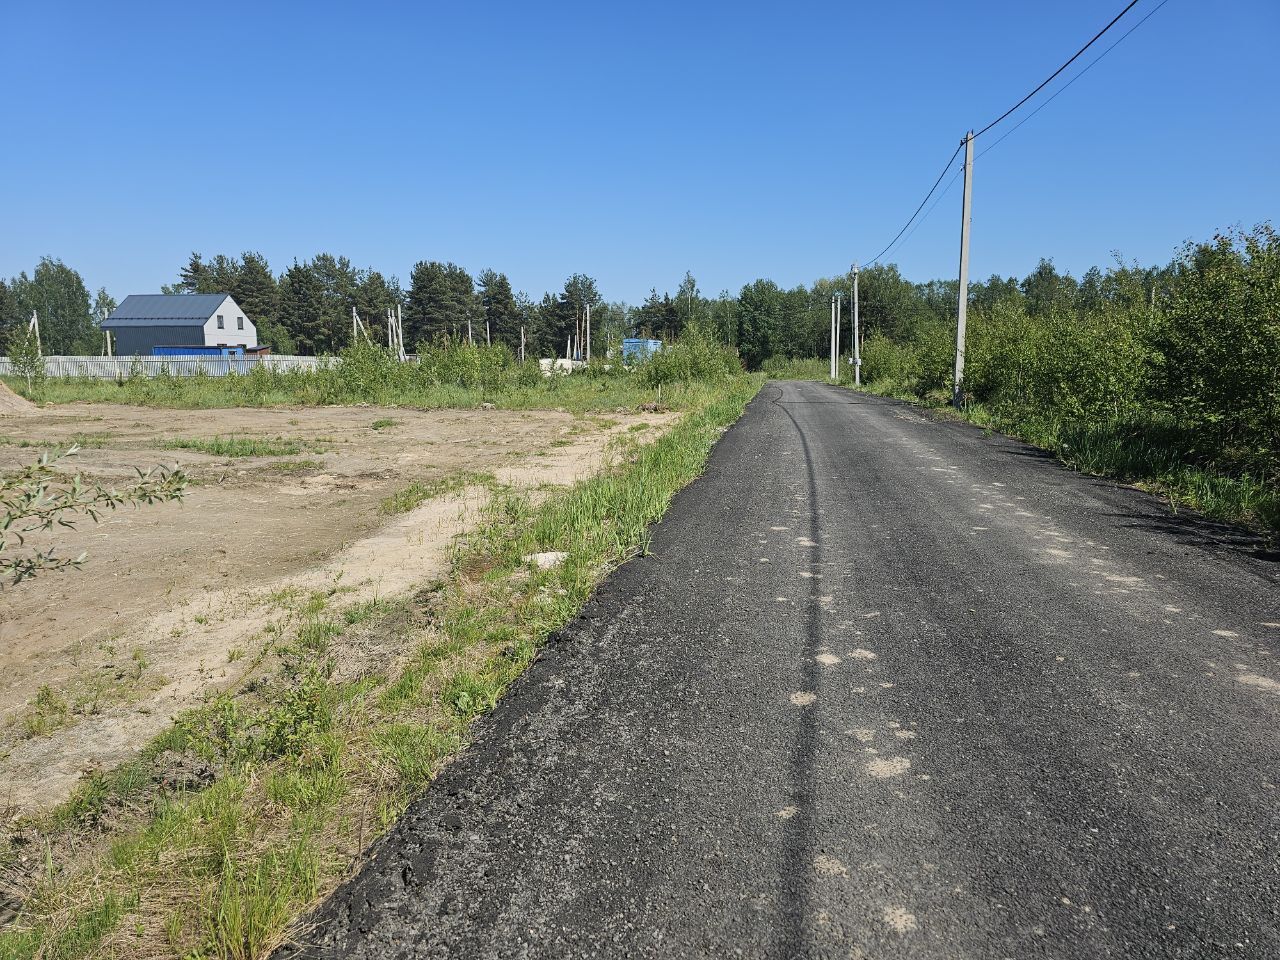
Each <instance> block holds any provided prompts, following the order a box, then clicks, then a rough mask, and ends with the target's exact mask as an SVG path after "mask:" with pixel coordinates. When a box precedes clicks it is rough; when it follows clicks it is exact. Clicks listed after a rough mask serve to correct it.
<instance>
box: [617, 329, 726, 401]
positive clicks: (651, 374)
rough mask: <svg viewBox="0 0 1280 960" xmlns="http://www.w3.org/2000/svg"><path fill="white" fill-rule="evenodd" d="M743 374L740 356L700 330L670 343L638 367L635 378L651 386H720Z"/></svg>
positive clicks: (688, 333)
mask: <svg viewBox="0 0 1280 960" xmlns="http://www.w3.org/2000/svg"><path fill="white" fill-rule="evenodd" d="M741 373H742V363H741V362H740V361H739V360H738V357H737V354H735V353H734V352H733V351H732V350H730V349H728V348H727V347H722V346H720V345H719V344H717V343H716V342H715V341H714V340H712V339H711V338H710V337H708V336H707V335H705V334H704V333H702V332H701V331H700V330H699V329H698V328H697V327H690V328H688V329H686V332H685V334H684V336H682V337H681V338H680V340H678V341H677V342H675V343H669V344H667V345H666V346H664V347H663V348H662V349H661V350H659V351H658V352H657V353H655V354H653V355H652V356H650V357H649V358H648V359H647V360H645V361H644V363H642V364H640V365H639V366H638V367H637V368H636V376H638V377H639V379H640V382H641V383H643V384H644V385H645V386H648V387H658V386H664V385H666V384H672V383H719V382H720V381H722V380H726V379H728V378H729V377H733V376H737V375H738V374H741Z"/></svg>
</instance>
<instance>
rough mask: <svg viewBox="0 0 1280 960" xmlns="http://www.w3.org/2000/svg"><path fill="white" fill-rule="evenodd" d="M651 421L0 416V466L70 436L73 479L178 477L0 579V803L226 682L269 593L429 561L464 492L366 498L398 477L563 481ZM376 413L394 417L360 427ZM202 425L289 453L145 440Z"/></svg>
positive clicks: (40, 793) (32, 799)
mask: <svg viewBox="0 0 1280 960" xmlns="http://www.w3.org/2000/svg"><path fill="white" fill-rule="evenodd" d="M668 419H669V417H664V416H661V415H658V416H654V415H647V416H639V415H635V414H615V415H610V416H609V417H608V418H577V417H574V416H572V415H570V414H567V413H558V412H548V411H535V412H521V413H513V412H502V411H433V412H418V411H412V410H403V409H383V408H374V407H329V408H320V409H314V408H308V409H267V410H260V409H233V410H208V411H172V410H154V409H150V408H134V407H115V406H90V405H73V406H67V407H62V408H57V409H50V410H44V411H40V412H38V413H36V414H34V415H30V414H29V415H25V416H22V417H14V418H0V444H2V445H0V469H10V468H12V467H15V466H18V465H21V464H23V463H27V462H30V461H31V460H32V459H34V458H35V457H36V456H38V455H39V452H40V449H39V448H40V447H41V446H44V445H60V446H65V445H67V444H69V443H70V442H72V441H73V440H74V439H75V438H77V437H79V438H80V440H81V442H82V443H84V447H85V448H84V449H83V450H82V451H81V452H80V453H79V454H78V455H77V456H76V457H75V458H74V464H72V463H71V462H68V466H72V467H73V468H74V469H76V470H78V471H79V472H81V473H83V474H85V475H86V477H89V478H93V479H98V480H101V481H103V482H107V483H122V482H126V481H127V480H128V478H129V477H131V476H133V475H134V470H135V468H142V469H146V468H149V467H151V466H154V465H156V464H166V465H174V464H177V465H180V466H181V467H182V468H183V469H184V470H186V471H187V472H188V473H189V474H190V476H191V480H192V485H191V487H190V489H189V491H188V494H187V496H186V498H185V500H184V501H183V502H182V503H180V504H164V505H159V506H153V507H146V508H143V509H140V510H129V509H126V510H122V511H120V512H118V513H116V514H113V515H109V516H107V517H105V518H104V521H103V522H102V523H101V524H99V525H96V526H95V525H93V524H92V523H88V524H82V525H81V526H80V527H79V528H78V529H77V530H75V531H73V532H69V533H66V534H64V535H63V536H61V537H60V539H59V548H60V551H61V552H63V553H64V554H66V555H72V556H74V555H76V554H78V553H79V552H80V551H82V550H83V551H87V552H88V555H89V559H88V563H87V564H86V565H85V567H84V568H83V569H82V570H80V571H77V572H72V573H67V574H53V575H48V576H45V577H41V578H37V579H35V580H30V581H26V582H24V583H21V584H18V585H16V586H10V585H7V584H6V585H5V586H3V587H2V588H0V782H4V783H5V784H6V786H5V795H4V796H0V808H3V807H5V806H11V807H14V808H17V809H19V810H29V809H33V808H37V807H41V806H46V805H48V804H50V803H52V802H56V801H58V800H60V799H62V798H63V797H65V796H66V795H67V794H68V793H69V792H70V790H71V789H72V788H73V787H74V786H75V784H76V783H77V782H78V781H79V780H80V779H81V777H82V776H83V775H84V773H85V772H86V771H88V770H92V769H95V768H98V767H104V766H111V765H113V764H115V763H118V762H119V761H121V760H122V759H125V758H127V757H128V756H129V755H131V753H132V752H133V751H135V750H136V749H137V748H138V747H139V746H140V745H141V744H142V743H144V742H145V741H146V739H148V738H149V737H151V736H153V735H154V734H155V733H156V732H158V731H159V730H161V729H163V728H164V726H165V725H167V723H168V722H169V719H170V717H172V716H173V715H174V714H175V713H176V712H177V711H179V710H181V709H183V708H185V707H187V706H190V705H192V704H194V703H196V702H198V701H199V700H200V699H201V698H202V697H203V696H205V695H207V694H208V693H209V692H210V691H212V690H215V689H218V688H220V687H222V686H225V685H228V684H231V683H234V682H235V681H236V679H237V678H238V677H239V676H240V675H241V673H242V671H243V669H244V666H243V665H244V661H242V660H241V659H240V657H241V656H242V655H243V654H244V652H245V650H246V647H247V646H249V645H250V644H251V642H252V640H253V638H254V636H255V635H257V634H259V633H260V632H261V630H262V629H263V628H264V627H265V626H266V624H267V622H268V619H269V617H270V615H271V603H270V597H271V596H272V595H273V594H278V593H279V592H280V591H282V590H290V589H292V590H295V591H297V590H313V589H321V588H324V587H325V586H326V585H328V586H332V585H334V584H341V585H342V587H343V589H344V591H347V600H348V602H352V603H354V602H359V601H360V600H362V599H368V598H369V597H373V596H384V597H385V596H388V595H394V594H396V593H401V592H404V591H406V590H408V589H411V588H412V587H413V586H415V585H417V584H420V583H422V582H423V581H425V580H428V579H430V577H431V576H433V575H434V574H436V573H439V572H441V571H442V570H443V569H444V566H443V565H444V563H445V562H446V561H447V548H448V544H449V542H450V540H451V539H452V537H453V536H454V535H455V534H456V533H458V532H460V531H461V530H462V529H464V527H465V525H466V523H467V518H468V516H470V515H473V514H474V508H475V507H476V506H477V505H478V503H479V502H480V500H481V499H482V497H483V492H482V491H480V490H478V489H476V488H469V489H467V490H464V491H462V492H460V493H458V494H454V495H452V496H449V497H445V498H439V499H436V500H434V501H429V502H427V503H425V504H423V505H422V506H420V507H418V508H416V509H415V510H413V511H411V512H409V513H406V514H401V515H398V516H391V517H389V516H387V515H385V514H384V513H383V512H382V511H381V509H380V506H381V503H382V501H383V500H384V498H386V497H388V496H389V495H391V494H393V493H396V492H397V491H400V490H402V489H404V488H405V487H406V486H407V485H408V484H409V483H411V482H413V481H427V482H430V481H433V480H438V479H444V478H448V477H451V476H456V475H460V474H468V473H493V474H495V475H497V476H498V478H499V479H500V480H503V481H505V482H510V483H515V484H520V485H529V486H535V485H539V484H546V483H551V484H562V483H568V482H572V481H573V480H575V479H577V478H579V477H580V476H583V475H585V474H588V473H590V472H593V471H594V470H596V469H597V468H598V467H599V465H600V464H601V463H602V462H603V460H604V458H605V456H606V446H607V442H608V440H609V438H610V437H611V436H614V435H616V434H618V433H620V432H625V431H627V430H628V429H629V428H630V427H632V426H633V425H635V424H637V423H641V422H647V423H653V424H655V425H660V424H661V423H663V422H666V421H667V420H668ZM385 420H392V421H394V423H393V424H391V425H388V426H382V427H381V428H379V429H374V428H373V426H372V425H373V424H374V423H375V422H379V421H385ZM213 436H235V437H260V438H284V439H286V440H290V441H295V442H298V443H300V444H302V446H303V447H304V450H303V452H301V453H299V454H297V455H292V456H280V457H244V458H239V457H237V458H229V457H219V456H211V455H207V454H204V453H198V452H194V451H191V450H183V449H165V448H164V447H163V444H164V442H165V441H166V440H170V439H174V438H193V437H195V438H208V437H213ZM23 444H36V446H24V445H23ZM42 691H43V693H42Z"/></svg>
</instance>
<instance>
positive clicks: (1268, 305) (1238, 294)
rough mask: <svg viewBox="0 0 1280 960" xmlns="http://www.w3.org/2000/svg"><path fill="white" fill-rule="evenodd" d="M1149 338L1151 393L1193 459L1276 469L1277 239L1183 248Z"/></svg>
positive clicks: (1232, 238) (1279, 377)
mask: <svg viewBox="0 0 1280 960" xmlns="http://www.w3.org/2000/svg"><path fill="white" fill-rule="evenodd" d="M1162 306H1163V309H1162V310H1161V312H1160V319H1159V322H1158V323H1157V325H1156V329H1155V331H1154V336H1153V338H1152V339H1153V348H1154V353H1155V358H1154V363H1153V367H1154V376H1153V385H1152V387H1153V389H1152V393H1153V395H1154V397H1153V398H1154V399H1155V400H1156V401H1157V402H1158V403H1159V405H1160V407H1161V409H1163V410H1165V411H1168V412H1170V413H1173V414H1174V415H1176V416H1177V418H1178V420H1179V421H1180V422H1181V423H1183V424H1184V425H1185V426H1186V427H1187V428H1188V430H1189V431H1190V432H1191V433H1192V434H1193V436H1194V438H1195V440H1194V447H1195V449H1196V452H1197V453H1198V454H1199V455H1200V456H1202V457H1219V456H1223V455H1225V456H1226V457H1227V458H1229V459H1231V460H1232V461H1236V462H1240V463H1246V464H1249V465H1251V466H1253V467H1254V468H1255V469H1256V468H1258V467H1264V466H1265V467H1267V468H1270V469H1273V470H1274V469H1277V464H1280V237H1277V235H1276V233H1275V231H1274V230H1273V229H1272V228H1271V227H1270V226H1261V227H1258V228H1256V229H1255V230H1253V231H1251V232H1248V233H1243V232H1237V233H1234V234H1229V235H1220V236H1217V237H1214V239H1213V240H1212V241H1210V242H1209V243H1203V244H1199V245H1195V246H1191V245H1188V246H1187V247H1186V248H1185V249H1184V250H1183V251H1182V255H1181V256H1180V258H1179V259H1178V261H1177V262H1176V264H1175V265H1174V269H1173V279H1172V284H1171V289H1170V290H1169V294H1168V297H1167V300H1166V301H1165V302H1164V304H1163V305H1162Z"/></svg>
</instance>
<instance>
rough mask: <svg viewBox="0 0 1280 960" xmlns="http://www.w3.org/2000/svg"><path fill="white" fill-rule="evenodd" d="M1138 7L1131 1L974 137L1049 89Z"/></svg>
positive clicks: (980, 134)
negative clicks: (1102, 37) (1046, 77)
mask: <svg viewBox="0 0 1280 960" xmlns="http://www.w3.org/2000/svg"><path fill="white" fill-rule="evenodd" d="M1137 5H1138V0H1130V2H1129V5H1128V6H1127V7H1125V8H1124V9H1123V10H1121V11H1120V12H1119V13H1117V14H1116V15H1115V18H1114V19H1113V20H1112V21H1111V22H1110V23H1108V24H1107V25H1106V26H1105V27H1103V28H1102V29H1101V30H1099V31H1098V32H1097V33H1096V34H1094V36H1093V39H1092V40H1090V41H1089V42H1088V43H1086V44H1085V45H1084V46H1083V47H1081V48H1080V49H1079V50H1077V51H1076V52H1075V53H1074V54H1073V55H1072V57H1071V59H1070V60H1068V61H1067V62H1066V63H1064V64H1063V65H1062V66H1060V67H1059V68H1058V69H1057V70H1055V71H1053V73H1051V74H1049V78H1048V79H1047V80H1045V81H1044V82H1043V83H1042V84H1040V86H1038V87H1036V88H1035V89H1034V90H1032V91H1031V92H1030V93H1028V94H1027V95H1026V96H1025V97H1023V98H1022V99H1021V100H1019V101H1018V102H1017V103H1015V104H1014V105H1013V106H1012V107H1010V108H1009V109H1008V110H1006V111H1005V112H1004V113H1002V114H1000V116H998V117H996V118H995V119H994V120H992V121H991V122H990V123H988V124H987V125H986V126H985V127H983V128H982V129H981V130H979V131H978V132H977V133H975V134H974V137H980V136H982V135H983V134H984V133H986V132H987V131H988V130H990V129H991V128H992V127H994V126H995V125H996V124H997V123H999V122H1000V121H1001V120H1003V119H1004V118H1005V117H1007V116H1009V114H1011V113H1013V111H1015V110H1017V109H1018V108H1019V107H1020V106H1022V105H1023V104H1024V103H1026V102H1027V101H1028V100H1030V99H1031V98H1032V97H1034V96H1035V95H1036V94H1037V93H1039V92H1040V91H1041V90H1043V89H1044V88H1045V87H1047V86H1048V85H1049V84H1050V83H1051V82H1052V81H1053V79H1054V78H1055V77H1056V76H1057V75H1058V74H1060V73H1061V72H1062V71H1063V70H1065V69H1067V67H1069V66H1071V64H1073V63H1075V62H1076V61H1077V60H1078V59H1080V54H1082V53H1084V52H1085V51H1086V50H1088V49H1089V48H1090V47H1092V46H1093V45H1094V44H1095V43H1097V42H1098V39H1099V38H1100V37H1101V36H1102V35H1103V34H1104V33H1106V32H1107V31H1108V30H1110V29H1111V28H1112V27H1114V26H1115V25H1116V23H1117V22H1118V21H1119V19H1120V18H1121V17H1123V16H1124V15H1125V14H1126V13H1128V12H1129V11H1130V10H1132V9H1133V8H1134V7H1135V6H1137Z"/></svg>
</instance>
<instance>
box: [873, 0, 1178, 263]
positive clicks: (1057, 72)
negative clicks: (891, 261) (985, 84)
mask: <svg viewBox="0 0 1280 960" xmlns="http://www.w3.org/2000/svg"><path fill="white" fill-rule="evenodd" d="M1168 2H1169V0H1160V2H1159V3H1158V4H1156V6H1155V7H1153V8H1152V9H1151V11H1150V12H1148V13H1147V15H1146V16H1145V17H1143V18H1142V19H1141V20H1139V21H1138V22H1137V23H1135V24H1134V25H1133V26H1132V27H1130V28H1129V29H1128V30H1126V31H1125V32H1124V33H1123V34H1122V35H1121V37H1120V38H1119V39H1118V40H1116V42H1115V43H1113V44H1111V46H1109V47H1107V49H1106V50H1104V51H1102V53H1100V54H1099V55H1098V56H1097V57H1095V58H1094V59H1093V60H1092V61H1091V62H1090V63H1089V65H1088V66H1086V67H1085V68H1084V69H1083V70H1081V71H1080V72H1079V73H1077V74H1076V75H1075V76H1074V77H1072V78H1071V79H1070V80H1068V81H1067V82H1066V83H1064V84H1063V85H1062V86H1061V87H1059V88H1058V89H1057V90H1055V91H1054V93H1053V95H1052V96H1050V97H1049V98H1048V99H1047V100H1045V101H1044V103H1042V104H1040V105H1039V106H1038V107H1036V108H1035V110H1033V111H1031V113H1029V114H1027V115H1026V116H1025V117H1023V118H1022V119H1021V120H1019V121H1018V122H1017V123H1016V124H1014V125H1013V127H1011V128H1010V129H1009V130H1008V131H1006V132H1005V133H1004V134H1002V135H1001V136H1000V137H999V139H997V140H996V141H995V143H993V144H991V146H989V147H987V148H986V149H984V150H983V151H982V153H980V154H978V156H979V157H981V156H983V155H984V154H986V153H989V152H990V151H991V150H993V149H995V147H996V146H998V145H999V144H1000V142H1001V141H1003V140H1004V139H1005V138H1006V137H1008V136H1009V135H1010V134H1012V133H1013V132H1014V131H1015V130H1017V129H1018V128H1019V127H1020V126H1022V125H1023V124H1024V123H1026V122H1027V121H1028V120H1030V119H1031V118H1032V117H1034V116H1035V115H1036V114H1037V113H1039V112H1040V111H1041V110H1043V109H1044V108H1045V107H1047V106H1048V105H1049V104H1050V103H1052V102H1053V101H1054V100H1055V99H1056V98H1057V97H1058V95H1059V94H1061V93H1062V92H1063V91H1065V90H1066V89H1067V88H1068V87H1069V86H1071V85H1072V84H1073V83H1075V82H1076V81H1077V80H1079V79H1080V78H1081V77H1083V76H1084V75H1085V74H1086V73H1088V72H1089V71H1090V70H1092V69H1093V68H1094V66H1096V65H1097V63H1098V61H1100V60H1101V59H1102V58H1103V57H1105V56H1106V55H1107V54H1109V53H1110V52H1111V51H1112V50H1114V49H1115V48H1116V47H1118V46H1120V44H1121V43H1123V42H1124V41H1125V38H1127V37H1128V36H1129V34H1131V33H1133V31H1135V30H1137V29H1138V27H1140V26H1142V25H1143V24H1144V23H1146V22H1147V21H1148V20H1149V19H1150V18H1151V17H1152V16H1153V15H1154V14H1155V13H1156V11H1158V10H1159V9H1160V8H1161V7H1163V6H1164V5H1165V4H1166V3H1168ZM1137 4H1138V0H1131V2H1130V3H1129V5H1128V6H1126V7H1125V8H1124V9H1123V10H1121V11H1120V12H1119V13H1118V14H1116V15H1115V17H1114V18H1112V20H1111V22H1110V23H1108V24H1107V25H1106V26H1105V27H1103V28H1102V29H1101V30H1099V31H1098V32H1097V33H1096V34H1094V36H1093V39H1091V40H1090V41H1089V42H1088V43H1086V44H1085V45H1084V46H1083V47H1081V48H1080V49H1079V50H1077V51H1076V52H1075V54H1073V55H1072V57H1071V58H1070V59H1069V60H1067V62H1066V63H1064V64H1063V65H1062V66H1060V67H1059V68H1058V69H1057V70H1055V71H1053V73H1051V74H1050V75H1049V77H1048V78H1047V79H1046V80H1045V81H1044V82H1043V83H1041V84H1040V85H1039V86H1037V87H1036V88H1035V89H1034V90H1032V91H1031V92H1030V93H1028V94H1027V95H1026V96H1025V97H1023V98H1022V99H1021V100H1019V101H1018V102H1017V103H1015V104H1014V105H1013V106H1012V107H1010V108H1009V109H1008V110H1006V111H1005V112H1004V113H1002V114H1001V115H1000V116H998V117H996V119H994V120H992V121H991V122H990V123H988V124H987V125H986V126H985V127H983V128H982V129H981V130H979V131H978V132H977V133H975V134H973V138H974V139H977V138H978V137H980V136H982V135H983V134H984V133H986V132H987V131H988V130H990V129H991V128H992V127H994V126H995V125H996V124H998V123H1000V122H1001V121H1002V120H1004V119H1005V118H1007V117H1008V116H1009V115H1010V114H1012V113H1013V112H1014V111H1016V110H1017V109H1018V108H1019V107H1021V106H1022V105H1023V104H1024V103H1026V102H1027V101H1028V100H1030V99H1031V98H1032V97H1034V96H1035V95H1036V94H1037V93H1039V92H1040V91H1041V90H1043V89H1044V88H1045V87H1047V86H1048V85H1049V84H1050V83H1052V82H1053V80H1054V79H1055V78H1056V77H1058V76H1059V75H1061V73H1062V71H1064V70H1065V69H1067V67H1069V66H1071V64H1073V63H1074V62H1075V61H1076V60H1078V59H1080V56H1081V54H1083V53H1084V52H1085V51H1086V50H1088V49H1089V48H1090V47H1092V46H1093V45H1094V44H1095V43H1097V42H1098V40H1099V39H1101V38H1102V36H1103V35H1104V34H1105V33H1107V31H1109V30H1110V29H1111V28H1112V27H1114V26H1115V25H1116V24H1117V23H1118V22H1119V21H1120V19H1121V18H1122V17H1123V16H1124V15H1125V14H1126V13H1128V12H1129V11H1130V10H1132V9H1133V8H1134V7H1135V6H1137ZM964 143H965V141H963V140H961V141H960V145H959V146H958V147H956V150H955V153H953V154H952V155H951V158H950V159H949V160H948V161H947V165H946V166H945V167H943V168H942V173H941V174H939V175H938V179H937V180H935V181H934V183H933V186H932V187H930V188H929V192H928V193H926V194H925V197H924V199H923V200H921V201H920V205H919V206H918V207H916V209H915V212H914V213H913V214H911V216H910V218H909V219H908V220H907V222H906V223H905V224H903V226H902V229H901V230H899V231H898V233H897V235H896V236H894V238H893V239H892V240H890V241H889V244H888V246H886V247H885V248H884V249H883V250H881V251H880V252H879V253H878V254H876V256H875V257H874V258H872V259H871V260H870V261H863V262H864V263H866V264H867V265H868V266H871V265H874V264H876V263H878V262H879V261H880V258H881V257H883V256H884V255H885V254H887V253H888V252H889V251H890V250H892V249H893V248H894V246H896V245H897V244H898V241H899V239H900V238H901V239H902V242H903V243H905V242H906V241H907V240H910V239H911V237H912V235H913V234H914V233H915V232H916V231H915V230H914V229H913V230H912V231H911V233H907V228H909V227H910V226H911V225H912V223H914V222H915V221H916V218H917V217H919V215H920V211H921V210H923V209H924V206H925V204H926V203H928V202H929V198H930V197H932V196H933V194H934V191H936V190H937V189H938V184H940V183H941V182H942V180H943V178H944V177H945V176H946V175H947V171H949V170H950V169H951V165H952V164H953V163H954V162H955V159H956V157H957V156H958V155H959V153H960V151H961V149H963V147H964ZM975 159H976V158H975ZM962 169H963V168H962ZM960 172H961V171H956V174H955V176H953V177H952V178H951V180H950V182H948V184H947V186H946V189H944V190H943V191H942V193H941V194H940V195H939V196H938V199H937V200H935V201H934V202H933V204H932V205H931V206H930V207H929V209H928V211H926V212H925V214H924V216H923V217H920V221H919V223H916V229H919V226H920V223H923V222H924V221H925V220H927V219H928V217H929V214H930V213H932V212H933V209H934V207H936V206H937V205H938V203H939V202H940V201H941V200H942V198H943V197H944V196H946V194H947V193H948V192H949V191H950V190H951V187H952V185H953V184H954V183H955V180H956V177H957V176H959V174H960ZM903 234H906V237H905V238H904V237H903Z"/></svg>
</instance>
